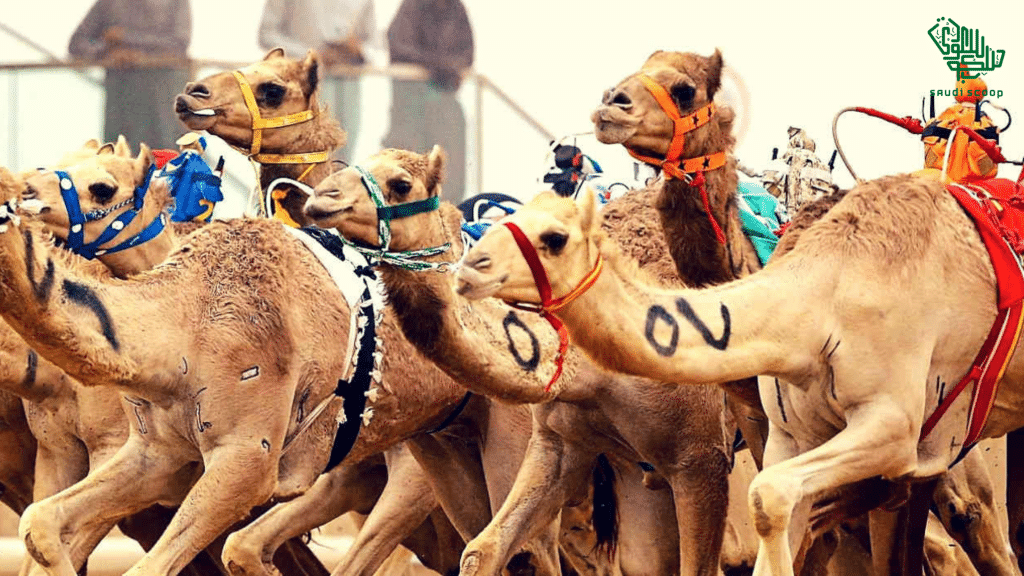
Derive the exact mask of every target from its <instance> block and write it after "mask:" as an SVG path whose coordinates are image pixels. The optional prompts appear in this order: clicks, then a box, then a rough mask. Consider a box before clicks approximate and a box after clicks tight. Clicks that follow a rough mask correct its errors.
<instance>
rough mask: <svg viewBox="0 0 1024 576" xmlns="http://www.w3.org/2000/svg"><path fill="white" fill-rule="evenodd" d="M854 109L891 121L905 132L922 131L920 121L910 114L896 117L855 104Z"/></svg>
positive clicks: (916, 132)
mask: <svg viewBox="0 0 1024 576" xmlns="http://www.w3.org/2000/svg"><path fill="white" fill-rule="evenodd" d="M854 110H856V111H857V112H861V113H863V114H867V115H868V116H874V117H875V118H881V119H882V120H885V121H886V122H891V123H893V124H895V125H897V126H899V127H900V128H903V129H904V130H906V131H907V132H910V133H911V134H920V133H921V132H924V126H922V125H921V121H920V120H918V119H917V118H912V117H910V116H904V117H903V118H897V117H896V116H893V115H892V114H886V113H885V112H881V111H878V110H875V109H874V108H864V107H862V106H857V107H855V108H854Z"/></svg>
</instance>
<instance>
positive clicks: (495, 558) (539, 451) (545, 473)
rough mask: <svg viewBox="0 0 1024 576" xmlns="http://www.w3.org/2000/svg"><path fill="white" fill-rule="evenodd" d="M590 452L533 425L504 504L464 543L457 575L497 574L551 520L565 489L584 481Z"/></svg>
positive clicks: (566, 492)
mask: <svg viewBox="0 0 1024 576" xmlns="http://www.w3.org/2000/svg"><path fill="white" fill-rule="evenodd" d="M595 457H596V455H595V454H590V453H585V452H584V451H582V450H580V449H579V448H578V447H574V446H573V445H571V444H568V443H566V442H565V441H564V440H563V439H562V438H560V437H559V436H558V435H557V434H555V433H554V432H552V431H550V430H545V429H539V428H538V426H537V425H534V430H533V435H532V436H531V438H530V442H529V444H528V445H527V449H526V457H525V458H524V460H523V465H522V467H521V468H520V469H519V474H518V475H517V476H516V482H515V484H514V485H513V486H512V491H511V492H510V493H509V496H508V498H507V499H506V500H505V503H504V504H503V505H502V506H501V508H500V509H498V513H497V514H495V516H494V519H493V520H491V522H490V524H488V525H487V527H486V528H485V529H484V530H483V532H481V533H480V535H479V536H477V537H476V538H474V539H473V540H472V541H471V542H469V544H467V545H466V551H465V552H463V554H462V571H461V574H462V576H496V575H497V574H500V573H501V570H502V568H503V567H504V566H505V561H506V560H507V559H508V558H509V557H510V556H511V555H512V553H513V551H515V550H516V549H518V548H519V546H521V545H522V544H523V542H525V541H526V540H527V539H528V538H529V537H530V536H531V531H532V530H535V529H538V528H539V527H547V526H549V525H550V524H551V523H552V522H554V520H555V519H557V518H558V513H559V511H560V510H561V508H562V506H563V505H564V504H565V503H566V501H567V500H568V496H569V495H570V494H575V493H576V492H577V491H578V490H579V488H581V487H582V486H583V485H584V484H583V483H584V482H585V481H586V480H587V475H588V474H589V473H590V472H591V470H592V469H593V466H594V458H595Z"/></svg>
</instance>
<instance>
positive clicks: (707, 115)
mask: <svg viewBox="0 0 1024 576" xmlns="http://www.w3.org/2000/svg"><path fill="white" fill-rule="evenodd" d="M638 78H640V81H641V82H643V84H644V87H645V88H647V91H648V92H650V93H651V95H652V96H654V99H655V100H656V101H657V102H658V105H659V106H661V109H662V111H663V112H665V114H666V115H667V116H668V117H669V119H671V120H672V124H673V129H672V140H671V142H669V145H668V151H667V152H665V158H664V159H659V158H655V157H653V156H645V155H643V154H640V153H639V152H637V151H636V150H634V149H632V148H630V147H628V146H627V147H626V151H627V152H629V154H630V156H632V157H633V158H636V159H637V160H639V161H641V162H643V163H645V164H650V165H653V166H659V167H660V168H661V171H662V173H664V174H665V179H666V180H668V179H671V178H675V179H677V180H683V181H684V182H686V183H687V184H690V185H691V186H694V187H695V188H697V189H698V190H700V199H701V202H703V203H704V210H705V211H707V213H708V220H709V221H710V222H711V227H712V228H713V229H714V230H715V237H716V238H717V239H718V242H719V243H720V244H725V243H726V238H725V233H724V232H722V227H721V226H719V224H718V221H717V220H715V215H714V214H713V213H712V212H711V202H710V200H709V199H708V191H707V188H706V186H705V184H706V183H707V179H706V178H705V177H704V172H705V171H707V170H714V169H716V168H721V167H722V166H724V165H725V151H724V150H723V151H721V152H715V153H714V154H705V155H704V156H697V157H695V158H686V159H683V158H682V155H683V148H684V145H685V144H686V133H687V132H692V131H694V130H696V129H697V128H700V127H701V126H704V125H705V124H707V123H708V122H710V121H711V119H712V118H713V117H714V115H715V103H714V102H708V103H707V104H706V105H705V106H702V107H700V108H698V109H696V110H694V111H693V112H691V113H690V114H687V115H686V116H683V115H682V114H680V113H679V107H678V106H676V103H675V102H674V101H673V100H672V97H671V96H670V95H669V93H668V91H667V90H665V88H664V87H663V86H662V85H661V84H658V83H657V82H655V81H654V79H653V78H651V77H650V76H647V75H646V74H640V75H639V76H638Z"/></svg>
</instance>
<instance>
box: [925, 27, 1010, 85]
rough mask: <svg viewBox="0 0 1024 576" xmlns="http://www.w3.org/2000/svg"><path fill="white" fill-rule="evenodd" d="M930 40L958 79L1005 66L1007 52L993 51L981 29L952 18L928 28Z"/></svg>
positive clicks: (975, 75)
mask: <svg viewBox="0 0 1024 576" xmlns="http://www.w3.org/2000/svg"><path fill="white" fill-rule="evenodd" d="M928 37H929V38H931V39H932V42H934V43H935V46H936V47H937V48H938V49H939V51H940V52H942V59H943V60H945V61H946V66H949V69H950V70H952V71H954V72H956V79H957V80H964V79H967V78H977V77H978V76H979V75H981V74H984V73H986V72H991V71H993V70H995V69H996V68H999V67H1000V66H1002V65H1003V56H1005V55H1006V50H993V49H992V47H991V46H988V45H986V44H985V37H984V36H982V35H981V33H980V32H979V31H978V29H977V28H975V29H973V30H971V29H968V28H967V27H966V26H961V25H959V24H957V23H956V22H954V21H953V19H952V18H939V19H938V20H936V24H935V25H934V26H932V27H931V28H929V29H928Z"/></svg>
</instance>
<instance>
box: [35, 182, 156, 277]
mask: <svg viewBox="0 0 1024 576" xmlns="http://www.w3.org/2000/svg"><path fill="white" fill-rule="evenodd" d="M155 169H156V166H155V165H151V166H150V167H149V171H148V172H147V173H146V177H145V179H144V180H143V181H142V184H140V185H139V186H138V187H136V188H135V192H134V193H133V194H132V197H131V198H128V199H127V200H124V201H123V202H119V203H117V204H115V205H113V206H110V207H108V208H103V209H100V210H91V211H89V212H87V213H84V214H83V213H82V207H81V205H80V204H79V199H78V190H77V189H76V188H75V183H74V182H73V181H72V180H71V177H70V176H69V175H68V173H67V172H63V171H61V170H56V171H55V173H56V174H57V178H58V181H59V183H60V196H61V198H62V199H63V200H64V208H65V209H66V210H67V213H68V225H69V228H68V239H67V247H68V249H69V250H71V251H72V252H74V253H75V254H78V255H79V256H82V257H83V258H87V259H89V260H92V259H93V258H95V257H97V256H103V255H104V254H113V253H114V252H120V251H122V250H127V249H129V248H134V247H136V246H139V245H140V244H144V243H146V242H148V241H150V240H152V239H153V238H156V237H157V236H158V235H159V234H160V233H161V232H163V230H164V227H165V226H166V225H167V215H166V214H164V213H163V212H162V211H161V212H160V213H159V214H157V216H156V218H154V219H153V221H152V222H150V223H149V224H148V225H147V226H146V227H145V228H143V229H142V231H141V232H139V233H138V234H136V235H135V236H132V237H131V238H129V239H127V240H125V241H124V242H121V243H120V244H117V245H116V246H113V247H110V248H102V246H103V245H104V244H107V243H108V242H111V241H112V240H114V238H116V237H117V235H118V234H120V233H121V231H122V230H124V229H125V228H127V227H128V225H129V224H131V223H132V222H133V221H134V220H135V218H136V216H138V215H139V212H140V211H141V210H142V207H143V205H144V204H145V200H146V192H148V191H149V185H150V183H151V182H152V181H153V172H154V171H155ZM129 205H132V208H130V209H128V210H125V211H124V212H122V213H121V215H119V216H118V217H117V218H115V219H114V221H113V222H111V223H110V224H109V225H108V226H107V227H106V229H104V230H103V232H101V233H100V235H99V236H98V237H97V238H96V239H95V240H93V241H92V242H89V243H86V242H85V224H86V223H88V222H93V221H96V220H102V219H103V218H106V217H107V216H109V215H110V214H111V213H112V212H114V211H115V210H120V209H121V208H124V207H125V206H129Z"/></svg>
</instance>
